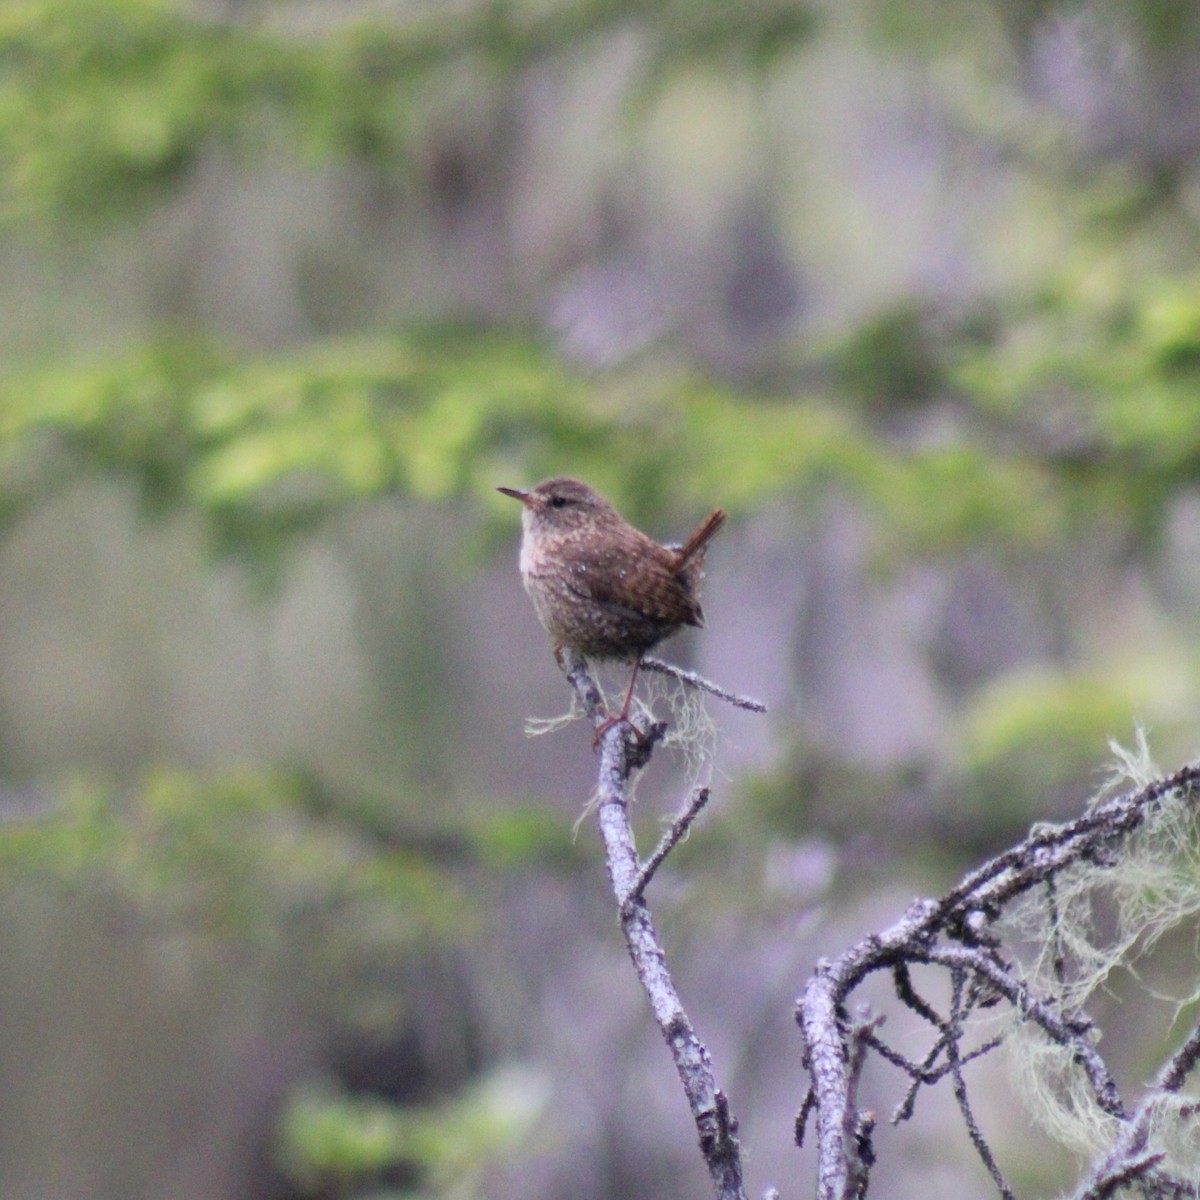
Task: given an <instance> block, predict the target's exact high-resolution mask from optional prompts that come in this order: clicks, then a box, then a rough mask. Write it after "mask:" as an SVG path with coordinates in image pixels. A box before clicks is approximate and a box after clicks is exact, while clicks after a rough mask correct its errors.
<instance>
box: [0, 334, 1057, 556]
mask: <svg viewBox="0 0 1200 1200" xmlns="http://www.w3.org/2000/svg"><path fill="white" fill-rule="evenodd" d="M0 461H6V462H8V463H9V464H11V465H12V467H13V469H12V470H11V471H10V472H6V474H5V479H6V481H7V482H8V487H9V490H8V492H7V494H5V495H3V497H2V502H3V506H4V510H5V511H7V512H8V513H9V514H13V513H16V512H19V511H21V509H22V507H23V506H24V504H25V503H27V502H28V501H29V500H31V499H33V498H36V497H39V496H42V495H44V494H45V492H46V490H47V489H48V488H50V487H53V485H54V483H55V482H56V481H60V480H62V479H67V478H74V477H75V476H76V474H77V473H78V471H79V470H80V469H81V468H82V469H87V470H99V471H103V472H116V473H119V474H125V475H128V476H131V477H133V478H134V479H136V480H137V482H138V483H139V486H140V487H141V489H142V491H143V494H144V495H145V497H146V499H147V501H148V502H150V503H151V504H152V505H154V506H163V505H187V506H190V507H193V508H194V509H196V510H198V511H199V512H201V513H203V514H204V515H205V517H206V518H207V520H208V521H209V523H210V527H211V528H212V530H213V532H214V535H215V544H216V545H217V546H218V548H221V549H226V550H227V549H235V548H236V549H238V550H243V551H250V552H253V553H261V552H263V551H264V549H265V548H267V547H268V546H269V545H270V543H272V541H276V540H278V539H279V538H281V537H286V536H287V535H289V534H292V533H294V532H296V531H298V530H303V529H306V528H309V527H310V526H311V524H312V522H313V521H315V520H319V519H321V518H323V517H326V516H328V515H330V514H331V513H332V512H334V511H336V510H337V509H338V508H339V507H342V506H344V505H346V504H352V503H355V502H358V501H361V500H362V499H364V498H367V497H371V496H378V495H381V494H395V495H406V496H412V497H415V498H418V499H422V500H437V499H446V498H448V497H451V496H455V495H460V494H470V495H474V496H476V497H482V496H485V495H488V494H489V493H490V492H491V489H492V488H493V487H494V486H495V484H497V483H499V482H501V481H504V480H508V481H509V482H516V483H521V482H529V481H532V480H533V479H534V478H536V477H538V476H539V475H541V474H546V473H550V472H553V471H561V470H563V469H568V470H571V471H574V472H576V473H578V474H580V475H582V476H585V477H586V478H588V479H590V480H594V481H595V482H596V483H597V484H598V485H599V486H601V487H603V488H604V489H605V490H607V491H609V492H610V493H611V494H612V495H613V496H614V497H615V498H616V499H617V500H618V501H619V502H621V503H626V502H628V504H629V507H630V510H631V512H632V513H633V515H635V516H638V517H645V516H646V515H647V514H650V513H656V512H661V511H663V510H665V509H667V508H669V507H671V506H672V505H675V506H677V507H680V506H682V507H686V508H688V509H694V508H695V507H697V506H702V505H704V504H706V503H710V502H711V501H712V500H713V499H714V498H716V499H719V500H720V501H721V502H722V503H723V504H725V505H726V506H727V507H730V508H731V509H733V510H735V511H736V510H737V509H739V508H748V507H751V506H755V505H757V504H759V503H760V502H761V500H762V499H763V497H764V496H765V495H768V494H770V493H772V492H792V493H797V494H801V495H805V494H809V495H814V496H815V495H817V494H819V493H820V492H821V491H822V490H823V489H825V488H827V487H828V486H829V485H830V484H834V485H837V486H838V487H840V488H842V489H843V490H844V491H845V492H846V493H847V494H848V495H852V496H855V497H857V498H859V499H860V500H861V501H862V502H863V503H865V504H867V505H868V506H869V507H870V508H871V509H872V510H873V511H874V512H875V514H876V515H877V516H878V517H879V519H880V520H881V521H882V522H884V523H885V525H887V526H890V528H891V530H892V532H893V533H895V534H897V535H899V536H900V538H901V539H902V540H903V542H904V543H905V544H907V545H910V546H914V545H915V546H924V547H926V548H929V547H944V546H952V545H957V544H962V543H963V542H965V541H968V540H970V539H972V538H975V537H979V536H984V535H988V534H992V535H999V536H1002V537H1007V538H1012V539H1015V540H1017V541H1020V542H1029V541H1031V540H1033V541H1040V540H1043V539H1045V538H1047V537H1049V536H1051V535H1053V534H1055V533H1057V532H1059V530H1060V529H1061V521H1062V519H1063V514H1064V511H1065V510H1064V506H1063V498H1062V497H1061V496H1060V495H1059V494H1058V489H1059V483H1058V481H1057V480H1056V479H1055V478H1054V476H1053V475H1052V473H1050V472H1049V471H1046V470H1044V469H1043V468H1042V467H1041V465H1040V464H1039V463H1038V462H1037V461H1036V460H1034V459H1032V458H1026V459H1021V458H1018V457H1013V456H1005V455H1001V454H998V453H996V452H994V451H992V450H989V449H988V448H987V447H986V446H983V445H978V444H974V443H972V442H971V441H970V440H968V439H966V438H960V437H958V436H955V437H952V438H948V439H944V440H942V441H940V442H937V443H934V444H931V445H929V446H922V447H915V448H913V449H910V450H898V449H896V448H895V447H893V446H890V445H889V444H888V442H887V441H886V440H885V439H883V438H881V437H879V436H878V435H877V434H875V433H873V432H872V431H871V430H870V429H869V427H868V426H867V425H866V424H865V422H864V421H863V420H861V419H860V418H859V417H857V416H855V415H854V414H853V413H852V412H850V411H847V410H839V409H838V408H837V407H836V406H834V405H833V404H830V403H827V402H825V401H823V400H822V399H820V398H812V399H807V400H793V401H781V400H767V399H747V398H743V397H740V396H738V395H736V394H733V393H731V392H729V391H727V390H725V389H723V388H721V387H719V386H717V385H714V384H706V383H702V382H700V381H698V380H694V379H690V378H686V377H684V378H675V379H666V380H664V379H661V378H659V379H656V380H654V381H653V382H652V383H651V381H646V380H642V379H638V378H632V379H622V378H619V377H613V378H609V379H603V380H588V379H585V378H584V377H583V376H581V375H576V374H572V373H570V372H568V371H567V370H566V369H564V367H563V365H562V364H561V363H559V362H558V361H556V360H555V359H554V357H553V356H552V355H550V354H548V353H547V352H546V351H545V350H543V349H542V348H541V347H539V346H538V345H536V344H535V343H533V342H531V341H528V340H526V339H523V338H520V337H513V336H503V335H501V334H498V333H485V332H482V331H478V330H464V329H440V330H427V331H424V332H420V333H411V334H408V335H406V336H397V337H388V338H383V337H381V338H376V339H360V340H357V341H352V342H341V343H329V344H316V345H312V346H309V347H307V348H305V349H303V350H300V351H298V352H296V353H295V354H293V355H291V356H289V357H283V358H276V359H258V360H253V359H252V360H239V359H237V358H235V357H233V356H232V355H229V354H226V353H222V352H220V351H218V350H216V349H215V348H214V347H213V346H212V345H211V344H210V343H204V342H196V341H191V340H181V339H172V340H167V341H163V342H159V343H157V344H154V345H152V346H149V347H148V348H146V349H144V350H142V351H131V352H129V353H127V354H125V355H124V356H122V357H119V358H116V359H112V360H109V361H107V362H95V363H87V364H77V365H74V366H54V367H50V368H47V369H44V370H33V371H27V372H24V373H21V374H18V375H12V376H10V377H9V378H8V379H7V380H4V381H2V382H0ZM664 462H670V463H671V464H672V467H673V469H672V470H671V471H670V472H664V471H663V470H662V464H663V463H664ZM494 511H496V512H500V511H502V510H501V505H500V502H499V501H496V502H495V503H494Z"/></svg>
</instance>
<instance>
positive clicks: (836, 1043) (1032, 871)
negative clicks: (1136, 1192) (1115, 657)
mask: <svg viewBox="0 0 1200 1200" xmlns="http://www.w3.org/2000/svg"><path fill="white" fill-rule="evenodd" d="M1198 794H1200V764H1193V765H1191V766H1187V767H1184V768H1183V769H1181V770H1179V771H1177V772H1175V774H1173V775H1170V776H1167V777H1164V778H1162V779H1157V780H1155V781H1153V782H1152V783H1150V784H1148V785H1146V786H1145V787H1143V788H1140V789H1139V790H1137V791H1135V792H1132V793H1130V794H1128V795H1125V796H1118V797H1115V798H1113V799H1110V800H1107V801H1105V802H1104V803H1100V804H1097V805H1096V806H1094V807H1093V808H1091V809H1089V811H1087V812H1086V813H1084V815H1083V816H1081V817H1079V818H1078V819H1076V820H1075V821H1071V822H1068V823H1066V824H1064V825H1058V826H1044V827H1040V828H1037V829H1035V830H1034V831H1033V832H1032V833H1031V834H1030V835H1029V837H1027V838H1026V839H1025V840H1024V841H1023V842H1021V843H1020V844H1018V845H1017V846H1014V847H1013V848H1012V849H1010V850H1008V851H1006V852H1004V853H1003V854H1000V855H997V856H996V857H995V858H993V859H991V860H990V861H988V862H986V863H984V864H983V865H982V866H980V867H978V868H976V869H975V870H973V871H971V872H969V873H968V874H967V875H966V876H965V877H964V879H963V880H962V881H961V882H960V883H959V884H958V885H957V886H956V887H954V888H953V889H951V890H950V891H949V892H948V893H947V894H946V895H945V896H943V897H941V898H940V899H938V900H920V901H916V902H915V903H914V904H913V905H911V906H910V908H909V910H908V912H907V913H905V915H904V917H903V918H902V919H901V920H900V921H899V922H897V923H896V924H895V925H893V926H892V927H891V928H889V929H887V930H885V931H884V932H882V933H877V934H872V935H871V936H869V937H867V938H864V939H863V940H862V941H861V942H859V943H858V944H857V945H855V946H852V947H851V948H850V949H849V950H847V951H845V952H844V953H843V954H841V955H839V956H838V957H837V958H836V959H832V960H828V959H822V960H821V961H820V962H819V963H818V964H817V967H816V970H815V972H814V974H813V976H812V978H811V979H810V980H809V982H808V984H807V986H806V988H805V990H804V994H803V996H802V998H801V1000H800V1001H799V1003H798V1005H797V1011H796V1018H797V1021H798V1022H799V1024H800V1028H801V1031H802V1033H803V1037H804V1047H805V1051H804V1062H805V1066H806V1067H807V1068H808V1071H809V1074H810V1076H811V1083H810V1086H809V1091H808V1093H807V1095H806V1097H805V1101H804V1106H803V1108H802V1110H801V1114H800V1118H799V1119H798V1125H797V1128H798V1138H802V1137H803V1135H804V1132H805V1130H806V1127H807V1126H808V1124H809V1123H810V1120H811V1122H812V1123H813V1124H815V1127H816V1138H817V1159H818V1166H817V1172H818V1179H817V1183H818V1195H819V1197H820V1198H821V1200H852V1198H858V1197H861V1196H862V1195H864V1194H865V1192H866V1188H867V1183H868V1177H869V1174H870V1168H871V1166H872V1160H871V1156H870V1153H869V1151H870V1147H869V1145H868V1146H867V1147H866V1152H864V1146H863V1139H862V1137H861V1136H859V1135H858V1134H857V1133H856V1131H858V1130H861V1129H862V1128H863V1126H864V1122H867V1121H869V1120H870V1117H871V1115H870V1114H868V1113H863V1112H860V1111H859V1110H858V1108H857V1105H856V1102H855V1093H856V1091H857V1087H858V1075H859V1071H860V1069H861V1062H862V1054H863V1050H864V1047H866V1048H870V1049H872V1050H874V1051H875V1052H876V1053H878V1054H879V1055H880V1056H881V1057H882V1058H884V1059H885V1060H886V1061H887V1062H889V1063H891V1064H892V1066H894V1067H896V1068H897V1069H899V1070H901V1071H902V1072H903V1073H904V1074H905V1075H907V1077H908V1079H909V1086H908V1089H907V1091H906V1093H905V1095H904V1098H903V1100H902V1101H901V1103H900V1105H899V1107H898V1108H897V1110H896V1114H895V1118H894V1119H895V1120H907V1119H908V1118H909V1117H911V1115H912V1111H913V1104H914V1102H915V1097H916V1093H917V1090H918V1089H919V1088H920V1087H922V1086H928V1085H931V1084H933V1083H936V1082H938V1081H939V1080H940V1079H942V1078H944V1077H946V1076H947V1075H949V1077H950V1078H951V1080H952V1082H953V1088H954V1092H955V1099H956V1100H957V1102H958V1105H959V1109H960V1112H961V1115H962V1118H963V1122H964V1126H965V1129H966V1132H967V1136H968V1138H969V1139H970V1141H971V1142H972V1143H973V1145H974V1147H975V1149H976V1151H977V1153H978V1154H979V1156H980V1159H981V1160H982V1162H983V1164H984V1166H985V1168H986V1169H987V1171H988V1173H989V1174H990V1175H991V1177H992V1180H993V1182H994V1183H995V1185H996V1188H997V1190H998V1192H999V1194H1000V1195H1001V1196H1004V1197H1009V1196H1011V1195H1012V1192H1011V1189H1010V1187H1009V1185H1008V1184H1007V1183H1006V1182H1005V1180H1004V1177H1003V1176H1002V1175H1001V1173H1000V1170H999V1167H998V1165H997V1163H996V1159H995V1156H994V1154H993V1152H992V1149H991V1147H990V1146H989V1144H988V1142H987V1141H986V1139H985V1137H984V1135H983V1133H982V1131H981V1130H980V1129H979V1127H978V1125H977V1123H976V1121H975V1117H974V1114H973V1112H972V1109H971V1106H970V1101H969V1097H968V1092H967V1084H966V1080H965V1077H964V1075H963V1067H964V1066H965V1065H966V1064H967V1063H968V1062H970V1061H971V1060H972V1059H974V1058H977V1057H981V1056H982V1055H984V1054H986V1053H988V1052H990V1051H991V1050H992V1049H994V1048H995V1047H996V1046H998V1045H999V1044H1000V1042H1001V1040H1002V1036H1003V1035H1001V1036H993V1037H991V1038H990V1039H989V1040H987V1041H985V1042H984V1043H983V1044H982V1045H981V1046H978V1047H976V1048H975V1049H973V1050H970V1051H964V1049H963V1040H964V1038H965V1035H966V1030H967V1024H968V1018H969V1017H970V1016H971V1014H972V1013H973V1011H974V1010H975V1009H977V1008H986V1007H990V1006H991V1005H993V1004H996V1003H1001V1002H1007V1003H1008V1004H1009V1005H1010V1006H1011V1007H1012V1009H1013V1011H1014V1013H1015V1014H1016V1017H1017V1019H1018V1022H1020V1023H1024V1024H1026V1025H1033V1026H1036V1027H1037V1028H1038V1029H1039V1030H1040V1031H1041V1034H1042V1036H1044V1037H1045V1038H1046V1039H1047V1041H1048V1042H1050V1043H1052V1044H1053V1045H1056V1046H1059V1047H1061V1048H1062V1049H1063V1050H1065V1051H1067V1052H1068V1054H1069V1057H1070V1060H1071V1061H1072V1062H1073V1063H1074V1064H1075V1066H1076V1067H1077V1068H1078V1069H1079V1070H1080V1071H1081V1072H1082V1077H1083V1079H1085V1080H1086V1082H1087V1086H1088V1089H1089V1090H1090V1093H1091V1098H1092V1101H1093V1102H1094V1104H1095V1105H1096V1107H1097V1109H1098V1110H1099V1111H1100V1112H1101V1113H1103V1114H1105V1115H1106V1116H1107V1117H1108V1118H1110V1119H1111V1120H1112V1123H1113V1127H1114V1129H1115V1130H1116V1133H1115V1136H1114V1138H1113V1141H1112V1144H1111V1145H1110V1147H1109V1148H1108V1151H1107V1153H1105V1154H1104V1155H1103V1157H1102V1158H1101V1159H1100V1160H1099V1161H1098V1162H1097V1163H1096V1165H1095V1167H1094V1169H1093V1171H1092V1173H1091V1174H1090V1175H1089V1176H1088V1178H1087V1179H1086V1180H1085V1181H1084V1183H1083V1184H1082V1186H1081V1190H1080V1191H1079V1192H1078V1193H1077V1195H1078V1197H1079V1200H1103V1198H1105V1197H1109V1196H1112V1195H1114V1194H1115V1193H1116V1192H1117V1191H1118V1190H1119V1189H1121V1188H1122V1187H1125V1186H1127V1185H1135V1186H1137V1187H1138V1188H1139V1189H1140V1190H1141V1192H1142V1193H1144V1194H1145V1195H1146V1196H1152V1197H1172V1198H1176V1197H1182V1196H1192V1197H1195V1196H1200V1187H1198V1186H1197V1184H1196V1183H1195V1182H1191V1181H1189V1180H1188V1179H1185V1178H1182V1177H1181V1175H1182V1174H1183V1173H1182V1172H1180V1171H1178V1170H1175V1169H1174V1168H1173V1167H1172V1166H1171V1163H1170V1161H1169V1155H1168V1154H1167V1153H1166V1152H1163V1153H1160V1152H1158V1150H1157V1149H1156V1148H1155V1146H1154V1144H1153V1141H1152V1138H1153V1131H1154V1128H1155V1124H1156V1118H1158V1117H1160V1115H1161V1114H1163V1113H1164V1112H1174V1113H1175V1115H1176V1116H1178V1117H1179V1119H1180V1120H1182V1119H1184V1118H1183V1116H1182V1115H1181V1114H1182V1110H1183V1106H1181V1105H1180V1103H1179V1101H1177V1100H1175V1099H1173V1096H1174V1094H1175V1093H1177V1092H1178V1091H1179V1089H1180V1088H1181V1087H1182V1086H1183V1084H1184V1082H1185V1081H1186V1079H1187V1077H1188V1076H1189V1075H1190V1074H1191V1072H1192V1071H1193V1070H1194V1068H1196V1066H1197V1064H1198V1063H1200V1026H1197V1027H1196V1028H1195V1029H1193V1030H1192V1032H1191V1034H1190V1035H1189V1036H1188V1038H1187V1039H1186V1041H1185V1042H1184V1043H1183V1045H1181V1046H1180V1047H1179V1049H1178V1050H1177V1051H1176V1052H1175V1053H1174V1055H1172V1057H1171V1058H1170V1059H1169V1060H1168V1061H1167V1063H1166V1064H1165V1065H1164V1066H1163V1068H1162V1070H1161V1071H1160V1072H1159V1075H1158V1078H1157V1080H1156V1081H1155V1083H1154V1084H1153V1085H1152V1086H1151V1087H1150V1088H1149V1089H1148V1090H1147V1093H1146V1095H1145V1097H1144V1099H1143V1100H1142V1102H1141V1104H1140V1105H1139V1106H1138V1107H1137V1108H1136V1110H1134V1111H1133V1112H1132V1113H1130V1112H1129V1111H1128V1110H1127V1109H1126V1107H1125V1105H1124V1103H1123V1101H1122V1099H1121V1096H1120V1093H1119V1092H1118V1090H1117V1085H1116V1082H1115V1080H1114V1078H1113V1075H1112V1072H1111V1071H1110V1070H1109V1067H1108V1065H1107V1063H1106V1062H1105V1061H1104V1058H1103V1057H1102V1055H1101V1052H1100V1049H1099V1042H1098V1039H1097V1037H1096V1030H1095V1027H1094V1025H1093V1023H1092V1021H1091V1020H1090V1019H1089V1018H1088V1016H1087V1014H1086V1012H1085V1011H1083V1009H1082V1007H1081V1006H1080V1003H1079V1002H1078V1001H1076V1000H1070V999H1069V997H1070V996H1071V995H1072V993H1070V992H1069V990H1068V989H1069V978H1068V969H1067V965H1068V964H1067V949H1066V943H1065V941H1064V939H1063V938H1062V936H1061V929H1062V925H1061V923H1062V921H1063V920H1064V916H1063V913H1062V911H1061V908H1060V903H1059V880H1060V879H1065V878H1071V879H1073V880H1076V881H1078V880H1079V879H1080V876H1079V875H1078V873H1076V874H1075V875H1072V876H1066V875H1064V874H1063V873H1064V872H1065V871H1067V870H1068V869H1069V868H1079V869H1081V870H1083V871H1086V872H1087V873H1088V874H1087V875H1086V876H1085V877H1084V878H1085V879H1086V880H1087V883H1086V886H1088V887H1098V886H1100V884H1101V883H1102V882H1103V880H1104V879H1105V878H1106V872H1108V871H1109V870H1110V869H1111V868H1112V867H1114V866H1115V865H1116V864H1117V863H1118V862H1119V861H1120V856H1121V853H1122V850H1123V848H1124V847H1125V844H1126V839H1128V838H1129V836H1130V835H1131V834H1133V833H1134V832H1135V831H1137V830H1139V829H1141V828H1142V827H1143V826H1144V825H1145V824H1146V823H1147V822H1149V821H1151V820H1153V819H1154V817H1155V816H1156V815H1157V814H1158V813H1159V812H1160V811H1161V810H1162V809H1163V807H1164V805H1165V804H1166V803H1167V801H1168V799H1170V800H1172V801H1173V802H1177V803H1179V804H1181V805H1188V806H1194V802H1195V799H1196V797H1197V795H1198ZM1171 836H1180V835H1175V834H1172V835H1171ZM1076 886H1078V882H1077V883H1076ZM1039 888H1040V889H1043V891H1044V893H1045V901H1044V911H1045V913H1046V914H1047V917H1046V923H1047V927H1048V932H1047V934H1046V938H1047V941H1046V947H1045V948H1046V951H1047V953H1048V955H1049V960H1048V961H1049V971H1048V975H1047V977H1046V978H1043V979H1042V980H1041V982H1039V983H1036V984H1035V983H1034V982H1032V981H1031V977H1030V976H1029V975H1028V973H1027V972H1025V971H1024V969H1023V968H1022V966H1021V964H1020V962H1019V955H1018V953H1017V952H1016V951H1013V952H1012V953H1013V958H1012V959H1011V960H1010V959H1009V958H1007V957H1006V956H1005V955H1004V954H1002V953H1001V949H1002V947H1001V939H1000V935H999V933H998V932H997V929H996V922H997V920H998V918H999V917H1000V916H1001V915H1002V914H1003V912H1004V911H1005V908H1006V906H1007V905H1009V904H1010V903H1011V902H1013V901H1014V900H1016V899H1017V898H1018V897H1021V896H1024V895H1025V894H1026V893H1029V892H1031V891H1033V890H1034V889H1039ZM914 964H925V965H927V966H932V967H935V968H938V969H941V970H943V971H945V972H946V973H947V974H948V976H949V978H950V981H951V993H952V996H953V1002H952V1008H951V1012H950V1014H949V1016H948V1017H943V1016H941V1015H939V1013H938V1012H937V1011H935V1009H934V1008H933V1006H931V1005H930V1004H929V1003H928V1002H927V1001H925V1000H924V999H923V998H922V997H921V996H920V995H918V994H917V992H916V990H915V988H914V987H913V984H912V980H911V978H910V973H909V967H910V966H911V965H914ZM878 971H890V972H891V975H892V982H893V988H894V990H895V994H896V997H897V1000H898V1001H899V1002H900V1003H901V1004H903V1005H904V1006H905V1007H906V1008H908V1009H909V1010H910V1011H911V1012H913V1013H914V1014H915V1015H916V1016H917V1017H918V1018H919V1019H920V1020H921V1021H922V1022H924V1023H925V1024H927V1025H928V1026H929V1027H930V1028H931V1030H932V1033H933V1045H932V1047H931V1048H930V1049H929V1051H928V1052H927V1053H926V1054H925V1055H924V1057H923V1058H922V1057H912V1056H909V1055H905V1054H900V1053H899V1052H897V1051H896V1050H894V1049H892V1048H891V1047H889V1046H887V1045H886V1043H884V1042H883V1041H882V1039H881V1038H880V1037H879V1036H878V1035H877V1033H876V1032H875V1031H874V1028H873V1027H871V1026H869V1025H868V1024H866V1023H864V1022H862V1021H857V1022H855V1021H851V1020H850V1018H849V1017H848V1003H849V999H850V997H851V995H852V994H853V993H854V991H855V990H856V989H857V988H858V986H859V985H860V984H861V983H862V982H863V981H864V980H865V979H866V978H867V976H869V975H871V974H873V973H874V972H878ZM1038 989H1040V991H1039V990H1038ZM942 1059H944V1064H943V1063H942V1062H940V1061H939V1060H942ZM1188 1119H1191V1118H1188Z"/></svg>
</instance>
